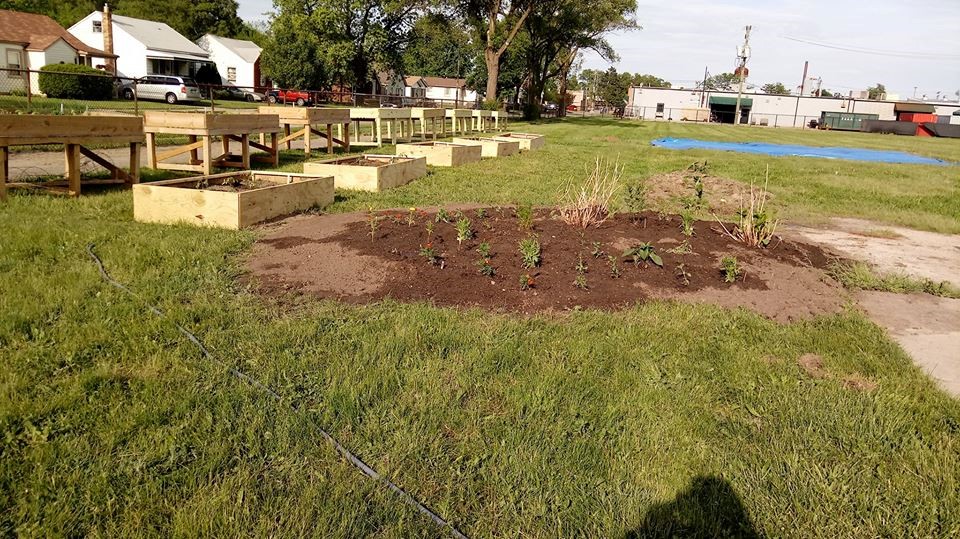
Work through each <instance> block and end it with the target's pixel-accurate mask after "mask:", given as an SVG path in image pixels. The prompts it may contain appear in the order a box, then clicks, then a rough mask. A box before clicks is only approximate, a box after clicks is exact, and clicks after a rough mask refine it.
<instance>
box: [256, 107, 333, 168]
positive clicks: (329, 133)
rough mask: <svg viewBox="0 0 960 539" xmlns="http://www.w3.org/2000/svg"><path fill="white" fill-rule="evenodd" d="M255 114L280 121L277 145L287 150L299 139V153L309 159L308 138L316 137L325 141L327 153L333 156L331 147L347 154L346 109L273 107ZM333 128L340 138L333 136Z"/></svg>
mask: <svg viewBox="0 0 960 539" xmlns="http://www.w3.org/2000/svg"><path fill="white" fill-rule="evenodd" d="M259 110H260V114H275V115H277V116H279V117H280V127H281V128H282V129H283V138H281V139H280V140H279V141H278V142H277V143H278V144H286V145H287V149H288V150H289V149H290V142H291V141H293V140H296V139H298V138H303V153H305V154H306V155H308V156H309V155H310V151H311V150H312V147H311V146H312V141H311V140H310V139H311V135H317V136H320V137H323V138H324V139H326V141H327V153H331V154H332V153H333V145H334V144H337V145H339V146H340V147H341V148H343V149H344V151H347V152H349V151H350V109H335V108H329V109H318V108H307V107H281V106H274V107H260V109H259ZM324 125H325V126H326V127H327V129H326V132H323V131H320V130H319V129H316V128H314V126H318V127H322V126H324ZM334 125H336V126H337V127H338V128H339V129H340V132H341V135H340V136H341V138H336V137H334V136H333V126H334ZM291 128H295V130H293V129H291ZM291 131H293V132H291ZM260 144H263V145H266V141H265V140H264V134H261V135H260Z"/></svg>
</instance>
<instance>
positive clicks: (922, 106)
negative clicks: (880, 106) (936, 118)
mask: <svg viewBox="0 0 960 539" xmlns="http://www.w3.org/2000/svg"><path fill="white" fill-rule="evenodd" d="M935 110H936V109H934V108H933V105H928V104H926V103H894V104H893V112H922V113H927V114H933V112H934V111H935Z"/></svg>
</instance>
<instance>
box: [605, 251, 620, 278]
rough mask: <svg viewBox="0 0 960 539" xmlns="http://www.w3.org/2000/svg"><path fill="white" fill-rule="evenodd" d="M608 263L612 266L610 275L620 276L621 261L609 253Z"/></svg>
mask: <svg viewBox="0 0 960 539" xmlns="http://www.w3.org/2000/svg"><path fill="white" fill-rule="evenodd" d="M607 265H608V266H610V276H611V277H613V278H614V279H619V278H620V261H619V260H618V259H617V257H615V256H613V255H607Z"/></svg>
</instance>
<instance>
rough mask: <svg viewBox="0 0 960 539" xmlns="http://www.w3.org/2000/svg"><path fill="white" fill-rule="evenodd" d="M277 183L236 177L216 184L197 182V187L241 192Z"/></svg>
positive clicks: (206, 189) (205, 189) (207, 189)
mask: <svg viewBox="0 0 960 539" xmlns="http://www.w3.org/2000/svg"><path fill="white" fill-rule="evenodd" d="M275 185H277V184H276V183H275V182H269V181H266V180H256V179H253V178H236V179H232V180H228V181H225V182H223V183H220V184H214V185H206V186H204V185H203V184H197V186H196V187H195V189H203V190H204V191H222V192H226V193H241V192H243V191H253V190H254V189H263V188H264V187H273V186H275Z"/></svg>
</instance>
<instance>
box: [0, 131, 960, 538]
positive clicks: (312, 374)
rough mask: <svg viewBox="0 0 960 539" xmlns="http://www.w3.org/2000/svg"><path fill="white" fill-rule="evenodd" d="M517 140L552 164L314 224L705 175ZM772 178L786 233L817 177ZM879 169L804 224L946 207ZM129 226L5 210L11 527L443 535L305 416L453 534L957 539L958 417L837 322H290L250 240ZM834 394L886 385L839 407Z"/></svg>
mask: <svg viewBox="0 0 960 539" xmlns="http://www.w3.org/2000/svg"><path fill="white" fill-rule="evenodd" d="M518 127H519V126H518ZM523 129H526V130H537V131H542V132H545V133H548V134H549V144H548V147H547V148H546V149H545V150H543V151H542V152H541V153H539V154H531V155H525V156H521V157H517V158H511V159H507V160H502V161H494V162H484V163H483V164H482V165H477V166H469V167H464V168H461V169H458V170H457V171H434V172H433V173H432V174H431V175H430V176H429V177H428V178H425V179H422V180H419V181H417V182H414V183H413V184H411V185H409V186H406V187H403V188H400V189H397V190H394V191H392V192H389V193H384V194H381V195H360V194H356V193H350V192H341V193H338V201H337V203H336V204H335V205H334V207H333V208H332V209H331V210H332V211H345V210H349V209H355V208H365V207H367V206H371V205H372V206H374V207H388V206H409V205H419V206H423V205H426V204H436V203H442V202H454V201H457V202H485V203H490V204H498V203H507V202H514V201H518V200H520V201H530V202H534V203H538V204H539V203H543V204H547V203H550V202H552V200H553V198H554V193H555V191H556V188H557V186H559V185H560V184H561V183H562V182H563V180H564V179H566V178H567V177H575V176H579V175H580V174H581V172H582V171H583V170H584V169H585V167H586V166H588V165H589V164H590V163H589V162H588V161H591V160H592V156H593V155H594V154H596V153H598V152H600V153H604V154H605V155H610V156H614V157H615V156H616V155H618V154H619V155H620V156H621V160H622V161H623V162H624V163H625V164H626V165H627V167H628V170H630V171H631V173H632V174H637V175H642V174H652V173H655V172H657V171H663V170H672V169H675V168H680V167H683V166H686V165H687V164H689V162H692V161H693V159H695V158H696V157H692V156H690V155H686V154H683V153H681V152H666V151H660V150H653V149H650V148H648V147H646V146H645V144H644V141H645V140H648V139H649V138H650V137H651V136H653V135H655V134H656V133H662V134H667V133H674V134H678V133H681V132H683V133H686V134H693V133H696V130H695V128H694V127H690V126H675V127H671V126H667V125H666V124H656V125H654V124H644V125H633V124H618V123H601V122H593V121H583V122H569V123H565V122H558V123H550V124H541V125H534V126H523ZM744 132H745V133H746V132H750V133H752V132H753V130H744ZM764 132H765V133H766V132H769V133H772V135H771V136H777V133H779V132H774V131H772V130H770V131H764ZM789 135H790V136H795V134H794V133H790V134H789ZM816 135H818V134H810V135H808V136H811V140H816ZM827 135H830V136H833V135H834V134H833V133H828V134H827ZM607 136H616V137H618V138H619V139H620V141H619V142H607V141H606V140H605V137H607ZM915 140H916V141H917V142H915V144H919V141H920V139H915ZM863 141H864V144H872V143H876V144H886V143H888V141H887V138H886V137H867V138H864V139H863ZM923 142H925V141H923ZM706 156H707V157H709V158H710V161H711V164H712V165H713V166H715V167H717V169H719V170H722V171H724V174H725V175H730V176H732V177H734V178H736V179H740V180H749V179H750V178H751V177H753V176H755V175H756V174H758V173H759V174H762V167H763V166H764V165H765V163H766V162H768V161H772V162H774V163H775V164H776V166H773V167H772V168H774V169H776V170H778V171H781V172H782V171H787V170H792V169H791V168H790V167H788V166H787V165H786V164H784V163H786V162H787V161H784V163H781V162H780V160H776V159H771V160H762V159H758V160H754V159H752V158H749V157H745V156H734V155H733V154H730V155H727V154H712V153H711V154H708V155H706ZM703 157H704V156H700V157H699V158H701V159H702V158H703ZM287 158H288V159H292V154H289V155H288V156H287ZM738 161H739V162H740V165H739V166H737V164H736V163H737V162H738ZM789 162H790V163H792V165H791V167H799V168H798V169H797V170H792V171H791V173H790V176H789V179H790V182H787V181H786V180H787V177H786V176H784V177H783V179H784V182H783V184H777V186H775V187H774V192H775V194H776V195H777V203H778V204H779V209H780V211H781V212H782V213H783V214H786V215H788V216H791V217H792V216H795V215H801V214H802V213H798V210H797V209H795V208H793V207H792V203H791V202H790V201H791V200H797V199H800V198H802V194H803V193H809V192H810V190H811V189H817V188H821V187H814V185H815V184H816V185H832V184H831V183H830V181H829V180H830V178H831V176H830V175H822V174H821V175H818V174H816V173H815V170H817V169H816V167H819V166H824V165H820V164H817V162H816V161H812V162H811V161H808V160H789ZM288 166H294V165H292V164H291V165H288ZM830 166H831V167H835V166H839V167H842V168H843V170H844V171H845V172H844V173H845V174H851V175H852V174H854V172H855V171H856V169H854V168H853V166H854V165H850V168H846V167H848V165H846V164H842V163H830ZM857 166H859V165H857ZM870 170H872V171H873V173H876V174H879V175H882V176H883V177H885V178H886V179H887V180H886V182H877V184H876V187H875V188H874V191H875V193H874V195H872V196H874V198H871V200H872V203H871V204H872V206H875V207H876V208H877V209H876V210H871V209H869V208H870V207H871V204H860V205H858V204H854V203H853V202H852V201H850V202H832V203H827V202H824V201H822V200H819V199H815V200H810V201H807V202H806V203H805V204H806V205H805V206H804V208H806V210H805V211H807V213H809V214H810V215H814V216H821V217H825V216H828V215H831V214H832V213H834V212H835V210H834V209H833V205H838V206H839V207H842V208H845V209H846V212H844V214H849V213H848V212H855V211H861V212H867V213H871V212H875V214H876V215H875V217H876V218H878V219H879V220H884V212H883V211H882V209H883V208H887V210H888V211H887V212H886V213H887V214H888V215H896V212H895V211H894V209H895V208H894V206H896V204H892V203H891V201H898V200H900V197H901V195H900V194H898V193H899V192H900V191H904V192H906V191H911V192H912V193H914V195H913V196H914V197H924V198H925V197H926V196H927V191H928V190H934V191H936V190H937V189H941V190H942V191H943V192H944V193H947V194H948V195H949V196H952V197H954V200H955V197H956V196H957V195H956V189H955V187H956V186H955V184H953V187H952V188H951V183H950V181H951V177H950V176H949V175H947V174H945V173H944V175H943V176H939V174H940V173H941V169H938V168H935V167H905V168H903V169H899V168H897V167H893V166H890V165H887V166H877V168H870ZM831 174H832V173H831ZM865 181H870V180H865ZM908 187H909V189H908ZM837 189H841V188H837ZM842 189H850V187H849V186H846V187H843V188H842ZM708 196H709V193H708ZM821 206H825V207H821ZM864 207H866V209H864ZM924 207H925V208H926V209H925V210H924V211H918V212H917V218H916V219H915V220H912V221H911V220H910V219H908V218H907V217H908V214H907V213H902V214H900V217H898V218H892V219H893V220H894V221H896V220H897V219H900V220H902V221H906V222H908V223H909V224H913V225H914V226H928V227H930V228H939V229H945V230H953V231H955V230H956V229H957V227H958V224H957V223H956V222H955V221H951V216H950V214H949V213H948V211H945V210H938V207H937V206H936V205H933V204H929V205H926V206H924ZM131 215H132V203H131V199H130V194H129V192H123V191H103V192H99V193H91V194H89V195H85V196H84V197H82V198H80V199H75V200H71V199H63V198H53V197H47V196H43V195H33V194H13V195H12V196H10V198H9V199H8V200H7V201H6V202H5V203H3V205H2V211H0V230H3V231H4V232H3V235H2V236H0V237H2V241H0V290H2V293H0V354H2V357H3V363H4V368H3V369H0V430H2V433H3V436H2V438H0V440H2V441H0V533H2V534H3V535H12V534H19V535H25V536H58V535H92V536H136V537H142V536H170V535H179V536H184V535H189V536H197V535H204V536H210V535H220V536H236V535H247V536H267V535H274V536H302V535H312V536H337V537H356V536H367V535H377V536H383V537H408V536H415V537H438V536H444V535H445V534H444V531H443V530H438V529H437V528H436V527H434V526H433V525H432V523H430V522H429V521H427V520H426V519H424V518H423V517H422V516H420V515H419V514H418V513H416V512H415V511H413V510H412V509H410V508H408V507H407V506H405V505H403V504H402V503H401V502H400V501H399V499H398V497H397V496H395V495H393V494H391V493H389V492H385V491H384V490H383V489H382V488H380V487H379V486H378V485H377V484H376V483H374V482H372V481H370V480H368V479H367V478H366V477H364V476H362V475H361V474H360V473H359V472H357V471H356V470H355V469H353V468H352V467H350V466H349V465H348V464H346V463H345V462H344V461H343V460H342V459H340V458H338V457H337V456H336V454H335V453H334V452H333V451H332V450H331V449H330V448H329V447H328V446H327V445H326V444H325V443H324V442H323V440H322V439H321V438H320V436H319V433H318V431H317V429H318V425H319V426H323V427H325V428H328V429H329V430H330V431H331V432H332V433H333V434H334V435H336V436H337V437H338V438H339V439H341V440H342V441H343V442H344V443H345V444H346V445H347V446H348V447H350V448H351V449H352V450H353V451H355V452H356V453H357V454H358V455H359V456H360V457H361V458H363V459H364V460H366V461H367V462H368V463H370V464H371V465H373V466H374V467H375V468H376V469H377V470H378V471H380V472H381V473H383V474H384V475H386V476H387V477H390V478H391V479H392V480H394V481H396V482H397V483H398V484H399V485H401V486H402V487H404V488H406V489H408V490H409V492H410V493H411V494H413V495H414V496H416V497H417V498H418V499H420V500H421V501H423V502H424V503H426V504H427V505H428V506H430V507H431V508H433V509H434V510H436V511H437V512H438V513H440V514H441V515H442V516H444V517H446V518H448V519H449V520H450V521H451V522H453V523H454V524H455V525H456V526H457V527H458V528H459V529H460V530H462V531H464V532H465V533H467V534H468V535H469V536H471V537H487V536H506V537H513V536H518V535H525V536H535V537H556V536H563V537H568V536H590V537H596V536H603V537H626V536H631V535H630V534H637V535H638V536H662V537H670V536H699V537H715V536H749V533H750V532H756V533H758V534H763V535H767V536H772V537H804V538H806V537H831V538H832V537H854V536H856V537H870V536H895V537H904V536H910V537H931V536H938V537H945V536H954V535H957V534H960V403H958V401H957V400H954V399H951V398H950V397H948V396H947V395H945V394H944V393H942V392H941V391H939V390H938V389H936V388H935V386H934V384H933V382H931V380H930V379H929V378H927V377H926V376H924V375H923V374H922V373H921V372H920V371H919V369H917V368H916V367H914V366H913V365H912V363H911V362H910V360H909V358H908V357H907V356H906V355H905V354H904V353H903V352H902V351H901V350H900V348H899V347H897V346H896V345H895V344H893V343H892V342H891V341H890V340H889V339H888V338H887V337H886V336H885V335H884V333H883V331H882V330H880V329H879V328H878V327H876V326H875V325H873V324H872V323H870V322H869V321H867V320H866V319H864V318H863V317H862V315H860V314H859V313H857V312H855V311H854V310H850V311H849V312H846V313H843V314H840V315H835V316H828V317H821V318H818V319H815V320H811V321H807V322H799V323H793V324H790V325H779V324H776V323H773V322H770V321H767V320H765V319H762V318H760V317H759V316H756V315H754V314H751V313H749V312H745V311H726V310H722V309H718V308H713V307H708V306H692V305H683V304H673V303H648V304H645V305H641V306H637V307H634V308H632V309H629V310H627V311H624V312H620V313H600V312H575V313H569V314H563V315H561V314H557V315H549V316H547V315H544V316H535V317H520V316H513V315H494V314H489V313H484V312H481V311H476V310H467V311H459V310H453V309H439V308H434V307H431V306H429V305H425V304H398V303H392V302H385V303H380V304H376V305H369V306H350V305H345V304H340V303H337V302H332V301H323V302H317V301H312V300H307V299H302V300H298V301H296V302H295V303H294V305H293V306H289V305H288V306H281V305H278V304H276V303H274V302H270V301H264V300H262V299H261V298H260V297H258V296H256V295H254V294H252V293H251V292H250V291H248V290H247V289H246V288H245V287H244V286H243V285H240V284H238V283H237V281H236V280H235V277H236V275H237V274H238V272H239V271H240V268H241V262H240V258H241V257H242V254H243V253H244V252H245V250H246V249H247V248H248V246H249V245H250V243H251V242H252V241H253V240H254V239H255V237H256V234H257V232H256V231H242V232H231V231H219V230H208V229H198V228H192V227H187V226H159V225H146V224H139V223H135V222H133V221H132V218H131ZM858 215H859V214H858ZM887 220H890V219H887ZM898 222H899V221H898ZM934 225H936V226H934ZM91 242H92V243H96V244H97V250H98V253H99V254H100V255H101V256H102V257H103V259H104V262H105V263H106V265H107V268H108V270H109V271H110V272H111V273H112V274H113V275H114V276H115V277H116V278H118V279H120V280H122V281H123V282H125V283H127V284H129V285H130V286H131V287H132V288H133V289H134V290H135V291H136V292H137V293H138V294H139V295H141V296H142V297H143V298H144V299H146V300H147V301H150V302H153V303H156V304H158V305H159V306H160V307H161V308H162V309H163V310H164V311H165V312H166V313H167V316H168V318H169V320H171V321H176V322H178V323H180V324H183V325H184V326H186V327H187V328H189V329H190V330H192V331H194V332H195V333H196V334H197V335H198V336H199V337H200V338H201V339H203V340H204V342H205V343H206V344H207V345H208V346H209V347H210V349H211V350H212V351H213V353H214V354H216V355H217V356H218V357H219V358H221V359H222V360H223V361H225V362H226V363H227V364H229V365H232V366H235V367H237V368H240V369H242V370H243V371H244V372H247V373H250V374H253V375H255V376H257V377H259V378H261V379H262V380H264V381H265V382H266V383H267V384H269V385H270V386H271V387H273V388H275V389H276V390H277V391H278V392H279V393H280V394H281V395H282V396H283V397H284V399H285V400H286V401H287V402H292V403H295V404H296V405H298V406H300V407H301V408H302V410H304V411H303V413H301V414H293V413H291V412H290V411H289V410H288V409H287V408H286V406H285V405H281V404H277V403H275V402H274V401H272V400H271V399H270V398H268V397H266V396H264V395H262V394H261V393H259V392H257V391H256V390H254V389H252V388H250V387H248V386H246V385H244V384H242V383H240V382H238V381H236V380H235V379H233V378H231V377H230V376H229V375H228V374H227V373H225V372H224V371H223V370H222V369H220V368H217V367H216V365H212V364H210V363H208V362H206V361H205V360H203V359H202V358H201V356H200V355H199V354H198V352H197V350H196V349H195V348H194V347H193V346H192V345H190V344H189V343H188V342H186V341H184V339H182V338H181V337H180V335H179V334H178V333H177V332H176V330H175V329H174V328H172V327H171V325H170V324H169V323H168V322H166V321H163V320H159V319H157V318H156V317H154V316H152V315H151V314H149V313H148V312H146V311H145V310H144V309H143V306H142V305H140V304H138V303H136V302H135V301H133V300H131V298H129V297H128V296H126V295H124V294H122V293H120V292H118V291H117V290H115V289H113V288H111V287H108V286H106V285H105V284H104V283H103V282H101V280H100V277H99V275H98V273H97V270H96V267H95V266H94V265H93V264H92V262H91V261H90V260H89V259H88V258H87V256H86V254H85V252H84V247H85V245H86V244H88V243H91ZM804 353H815V354H819V355H820V356H821V357H822V358H823V362H824V369H825V370H826V372H827V376H825V377H822V378H814V377H811V376H810V375H808V374H806V373H805V371H803V370H802V369H801V368H800V367H799V366H798V365H797V358H798V357H799V356H800V355H801V354H804ZM845 377H865V378H866V379H868V380H870V381H872V382H875V383H876V384H878V387H877V388H876V389H874V390H871V391H859V390H856V389H851V388H848V387H847V386H846V385H845V384H844V378H845Z"/></svg>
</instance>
